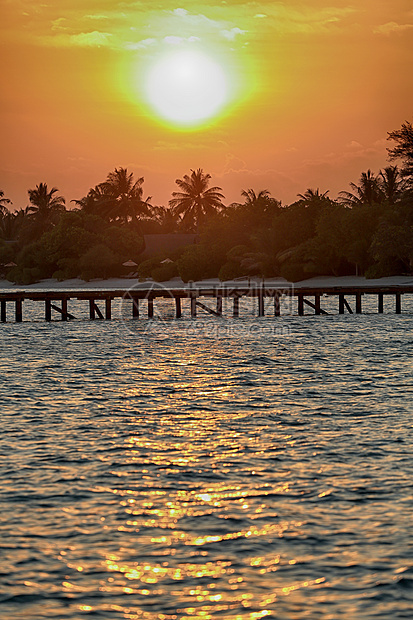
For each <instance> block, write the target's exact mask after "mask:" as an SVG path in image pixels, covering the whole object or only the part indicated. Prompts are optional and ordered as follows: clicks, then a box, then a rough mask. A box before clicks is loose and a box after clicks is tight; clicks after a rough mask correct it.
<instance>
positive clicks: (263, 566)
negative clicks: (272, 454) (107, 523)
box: [100, 382, 329, 620]
mask: <svg viewBox="0 0 413 620" xmlns="http://www.w3.org/2000/svg"><path fill="white" fill-rule="evenodd" d="M191 385H192V388H193V389H194V391H193V394H194V395H195V394H196V395H198V396H199V397H204V398H205V396H207V397H208V396H210V397H212V396H213V394H214V393H215V394H216V393H217V392H219V390H211V389H209V388H208V387H206V386H205V384H202V383H201V382H200V384H199V385H197V386H196V385H195V386H194V384H191ZM221 394H225V390H223V389H222V390H221ZM238 417H239V418H242V417H243V416H242V415H241V414H239V415H238V414H236V413H235V414H234V416H231V419H230V420H228V418H227V417H226V416H219V415H216V414H215V415H209V414H208V413H207V412H204V413H203V415H202V416H201V415H199V414H198V412H197V411H194V414H193V417H192V418H191V417H190V416H187V415H186V416H182V417H180V416H178V415H177V416H173V415H166V416H163V417H160V416H159V415H158V416H154V417H153V418H151V420H152V422H151V430H150V432H149V433H145V429H144V428H142V433H141V434H139V433H136V432H135V433H134V434H133V435H132V436H129V437H128V438H126V439H125V454H124V457H125V458H124V460H123V463H122V464H123V466H124V467H118V468H114V469H113V470H112V471H111V474H112V475H114V476H116V479H118V480H119V486H115V487H109V488H104V489H100V490H101V491H105V492H110V493H111V494H113V495H114V496H117V497H119V504H120V507H121V509H122V510H123V515H124V516H123V518H121V519H120V522H119V523H118V526H117V530H118V532H119V533H120V534H125V535H127V537H128V538H127V540H128V541H129V545H130V546H131V549H125V548H120V549H119V553H112V554H110V555H108V556H107V558H106V561H105V569H106V573H107V574H109V575H111V576H109V577H108V578H107V580H106V581H105V582H103V583H102V584H101V587H100V589H101V591H102V592H107V593H110V594H112V595H116V594H121V595H123V596H131V600H132V602H131V603H130V604H127V603H125V605H124V606H121V607H119V609H118V610H119V611H122V613H123V615H124V618H128V619H138V618H139V619H141V618H145V619H147V620H159V619H162V620H182V619H184V618H188V619H194V618H202V619H206V620H208V619H213V618H215V617H216V615H215V614H219V615H220V617H228V618H229V617H231V619H237V618H238V619H239V620H258V619H259V618H264V617H265V616H268V615H270V614H272V613H273V611H274V609H275V608H276V607H275V605H276V604H277V601H278V600H279V599H280V598H282V597H287V596H296V595H297V593H298V592H299V591H301V590H305V589H306V588H314V587H317V586H319V584H321V583H322V582H323V581H324V578H319V579H313V580H301V581H300V580H297V579H296V580H291V581H288V580H287V578H286V575H285V574H284V575H283V576H282V577H280V578H278V581H276V580H275V576H276V574H277V575H278V573H277V571H278V570H279V568H280V566H284V567H285V566H286V565H290V566H293V565H294V564H295V562H296V559H295V558H286V557H285V556H282V555H281V554H279V553H274V544H275V541H276V540H277V539H281V538H283V537H284V535H285V533H286V532H287V531H288V532H289V535H294V536H299V535H300V534H301V533H302V526H303V524H304V522H303V521H302V520H301V519H300V518H299V517H297V518H295V519H285V518H281V517H280V516H279V514H278V513H277V512H276V511H275V510H274V504H273V503H272V500H271V498H272V497H274V496H277V497H281V498H282V497H285V499H287V498H288V497H289V494H290V492H291V486H292V482H291V479H288V480H286V479H285V478H284V479H283V476H282V474H280V477H279V479H278V483H277V484H274V483H269V482H266V481H265V478H262V477H260V470H261V469H262V466H261V465H260V463H262V459H263V458H265V456H266V454H265V453H266V445H265V439H264V437H263V435H262V434H261V436H260V437H259V440H258V439H257V435H256V434H254V433H252V436H249V435H248V433H245V432H236V430H235V426H234V420H235V418H238ZM228 422H229V423H228ZM255 428H256V427H255ZM266 428H267V427H266V425H263V426H262V429H261V431H262V430H265V429H266ZM278 439H279V441H282V447H285V446H288V447H289V449H290V450H291V451H293V450H294V445H295V441H294V439H293V438H292V437H291V435H284V436H282V437H279V438H278ZM271 449H274V446H271ZM251 457H253V458H254V459H256V465H254V469H253V468H252V467H251V468H250V469H248V467H247V469H246V470H245V467H246V466H245V462H248V463H251ZM244 459H245V461H244ZM254 462H255V461H254ZM303 467H304V466H303ZM215 471H216V472H217V475H215V474H214V472H215ZM245 471H247V473H248V476H247V477H245V474H244V472H245ZM203 472H206V474H207V475H205V476H202V475H199V474H203ZM229 472H230V474H231V475H230V480H231V482H230V483H228V481H227V480H226V479H225V478H226V477H227V475H228V473H229ZM238 472H239V473H238ZM208 478H209V479H208ZM328 492H329V491H325V492H324V495H327V494H328ZM321 495H322V494H320V496H321ZM324 495H323V496H324ZM292 532H293V534H292ZM268 542H270V543H271V544H270V547H269V548H268V545H267V543H268ZM231 543H234V546H232V545H231ZM220 545H223V546H222V547H221V546H220ZM246 548H249V549H251V553H250V556H249V557H248V554H247V555H245V549H246ZM239 549H242V550H243V554H244V555H243V556H242V560H241V559H239V558H238V556H237V553H238V550H239ZM257 549H262V550H263V551H261V552H260V553H259V554H257V553H256V552H255V553H254V551H257ZM140 550H144V551H140ZM137 553H138V554H139V553H142V554H143V555H144V559H142V560H140V559H139V557H138V558H136V555H137ZM131 558H133V559H131ZM241 565H242V566H241ZM134 597H135V598H134ZM137 601H140V602H141V605H142V606H143V608H141V607H140V606H139V605H137ZM159 601H169V603H170V604H169V608H170V607H172V608H174V609H176V612H174V613H166V612H165V613H159V612H156V613H155V612H151V611H144V609H149V608H150V607H149V608H148V607H147V605H156V604H157V602H159ZM113 608H114V607H113V606H112V609H113ZM157 609H159V608H157ZM241 610H242V611H241ZM223 614H224V615H223ZM225 614H227V615H225Z"/></svg>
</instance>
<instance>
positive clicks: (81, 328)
mask: <svg viewBox="0 0 413 620" xmlns="http://www.w3.org/2000/svg"><path fill="white" fill-rule="evenodd" d="M326 303H327V302H326ZM329 303H330V305H331V304H332V305H331V307H332V309H333V310H335V311H337V308H334V307H333V306H334V305H336V301H335V302H333V301H331V302H330V301H329ZM392 303H393V302H392ZM76 304H78V307H76ZM371 304H373V301H371ZM374 304H376V306H375V307H376V308H377V301H376V300H374ZM374 304H373V305H374ZM389 304H390V305H389ZM389 304H387V302H386V306H385V313H384V314H382V315H378V314H376V313H375V308H374V307H373V305H372V306H371V309H370V310H371V311H370V312H367V310H368V308H367V310H366V314H363V315H355V314H353V315H349V314H346V315H338V314H331V315H329V316H304V317H298V316H296V315H295V314H294V313H293V314H290V315H288V314H284V315H283V316H281V317H277V318H274V316H271V312H270V310H269V311H268V312H267V316H265V317H264V318H260V319H258V318H257V317H256V316H254V308H253V307H248V308H247V309H246V310H245V309H244V310H243V311H242V312H241V317H240V318H239V319H233V318H231V316H230V308H229V306H227V305H226V306H225V307H224V314H225V316H224V318H222V319H220V318H216V317H213V316H209V315H206V314H203V313H201V312H199V316H198V318H197V319H194V320H191V319H190V318H189V316H188V309H187V308H184V317H183V318H182V319H180V320H174V319H173V315H172V312H171V311H170V308H168V307H167V304H166V302H165V304H164V306H163V305H162V303H159V304H158V305H157V307H158V310H157V313H156V318H155V320H153V321H148V320H147V319H145V318H143V317H141V318H140V319H139V320H135V321H132V320H131V319H130V318H128V312H127V310H128V309H127V308H126V310H125V308H123V309H122V310H121V309H120V308H119V309H118V310H116V309H115V311H114V320H113V321H89V320H87V318H85V317H86V316H87V312H86V310H88V309H87V308H86V305H85V302H83V306H82V304H81V302H74V306H73V309H71V311H73V313H74V314H76V316H77V317H78V318H77V319H76V320H74V321H71V322H68V323H63V322H61V321H58V320H57V319H58V317H57V316H55V317H54V318H56V320H55V321H53V322H52V323H45V322H44V321H43V318H42V313H43V312H44V310H43V308H40V307H39V306H38V305H37V306H36V304H32V306H30V304H29V302H27V304H25V306H24V322H23V323H21V324H16V323H13V322H11V321H12V318H13V317H12V307H11V306H10V312H9V318H10V322H8V323H6V324H3V325H0V342H1V356H0V411H1V429H2V432H1V435H0V476H1V478H0V480H1V502H0V554H1V563H0V618H1V619H2V620H17V619H19V620H21V619H25V620H44V619H49V618H53V619H54V620H66V619H70V620H81V619H82V620H83V619H88V618H102V619H104V620H106V619H107V620H112V619H129V620H137V619H139V620H140V619H144V620H183V619H185V620H194V619H198V620H199V619H202V620H207V619H217V620H218V619H236V620H255V619H259V618H273V619H277V620H284V619H285V620H290V619H294V620H327V619H328V620H336V619H337V620H338V619H343V620H363V619H367V618H369V619H373V618H374V619H381V620H393V619H398V618H406V619H407V618H409V619H411V618H412V617H413V549H412V532H413V526H412V523H413V456H412V455H413V436H412V426H413V415H412V414H413V377H412V374H413V373H412V354H413V310H412V308H410V309H409V307H408V306H405V305H404V307H403V312H404V313H403V314H402V315H395V314H394V308H393V307H392V305H391V303H390V302H389ZM403 304H404V300H403ZM366 307H367V306H366ZM39 308H40V310H39ZM307 310H308V312H311V310H310V309H309V308H308V309H307ZM82 312H83V313H84V316H83V315H82Z"/></svg>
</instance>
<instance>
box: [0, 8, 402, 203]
mask: <svg viewBox="0 0 413 620" xmlns="http://www.w3.org/2000/svg"><path fill="white" fill-rule="evenodd" d="M0 7H1V9H0V10H1V18H2V19H1V29H2V32H1V37H0V49H1V52H0V53H1V57H2V61H3V62H2V65H3V67H4V68H3V70H2V89H1V119H2V131H1V136H2V140H1V146H2V148H1V152H0V189H3V190H4V192H5V195H6V196H8V197H10V198H11V199H12V200H13V202H14V205H13V207H14V208H20V207H24V206H26V204H27V189H28V188H29V187H34V185H35V184H37V183H39V182H41V181H42V182H46V183H48V185H49V186H57V187H58V188H59V190H60V192H61V193H62V194H63V195H64V196H65V197H66V199H67V201H70V200H71V199H73V198H80V197H82V196H83V195H85V194H86V193H87V191H88V189H89V188H90V187H91V186H94V185H95V184H97V183H99V182H101V181H103V180H104V179H105V178H106V175H107V173H108V172H109V171H111V170H113V169H114V168H115V167H118V166H123V167H128V168H129V169H130V170H133V171H134V172H135V173H136V174H137V175H138V176H144V177H145V194H146V195H151V196H152V197H153V204H158V205H160V204H167V201H168V199H169V198H170V194H171V192H172V191H173V190H174V189H176V187H175V185H174V181H175V179H176V178H177V177H182V175H183V174H185V173H187V172H189V170H190V169H191V168H199V167H201V168H204V170H205V171H207V172H209V173H210V174H212V176H213V181H214V184H217V185H219V186H221V187H222V188H223V190H224V194H225V195H226V197H227V202H231V201H233V200H238V199H239V198H240V196H239V195H240V191H241V189H246V188H249V187H252V188H254V189H256V190H258V191H259V190H260V189H265V188H267V189H269V190H270V191H271V192H272V194H273V195H274V196H275V197H276V198H279V199H282V201H283V202H284V203H288V202H292V201H293V200H294V199H295V197H296V194H297V193H298V192H304V191H305V190H306V189H307V188H308V187H314V188H315V187H320V190H322V191H325V190H327V189H329V190H330V195H331V196H332V197H335V196H336V195H337V193H338V191H340V190H342V189H348V183H349V182H350V181H355V180H357V179H358V177H359V175H360V173H361V171H362V170H366V169H367V168H372V169H373V170H374V171H378V169H379V168H381V167H383V166H385V165H386V164H387V160H386V145H387V142H386V136H387V132H388V131H391V130H394V129H397V128H399V126H400V125H401V123H402V122H403V121H405V120H412V101H413V80H412V78H411V76H412V75H413V62H412V61H413V6H412V4H411V0H392V2H391V3H390V2H389V1H388V0H374V1H373V0H360V1H359V2H357V3H354V4H347V3H346V2H341V1H339V0H331V2H324V1H322V0H307V1H305V0H302V1H301V2H300V1H298V0H292V1H291V2H288V3H281V2H273V1H268V2H265V1H256V2H234V1H231V0H228V1H227V2H218V3H216V2H210V3H208V2H185V3H181V4H180V3H179V2H176V3H173V2H171V1H169V0H167V1H165V2H160V3H157V2H156V1H155V2H139V1H137V2H135V1H124V2H116V1H114V0H59V2H56V1H55V2H47V1H46V0H44V1H43V2H37V1H35V0H0ZM179 49H201V50H202V51H203V52H205V53H207V54H210V55H211V57H213V58H214V60H215V61H217V62H218V63H220V64H221V65H222V67H224V70H225V73H226V75H227V77H228V80H229V81H230V83H231V89H232V90H231V93H232V99H231V100H230V101H229V102H228V105H227V107H225V108H224V109H223V110H222V113H221V114H219V115H217V117H216V118H215V119H214V122H213V123H211V124H210V125H207V126H203V127H198V128H197V127H195V128H192V129H191V130H190V131H188V130H187V131H182V130H179V128H177V127H174V126H173V125H171V124H169V125H168V124H165V123H164V122H160V119H159V117H157V115H156V114H155V113H154V112H153V111H151V108H150V106H149V105H148V102H147V101H146V100H145V97H144V95H143V90H144V76H145V74H146V72H147V71H148V67H150V66H151V65H152V64H153V62H154V61H156V59H157V58H159V56H160V55H165V54H166V55H168V54H170V53H171V52H173V51H176V50H179Z"/></svg>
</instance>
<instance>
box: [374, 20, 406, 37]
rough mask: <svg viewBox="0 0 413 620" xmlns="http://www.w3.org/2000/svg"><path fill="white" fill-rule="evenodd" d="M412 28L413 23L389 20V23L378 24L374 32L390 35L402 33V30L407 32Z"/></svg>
mask: <svg viewBox="0 0 413 620" xmlns="http://www.w3.org/2000/svg"><path fill="white" fill-rule="evenodd" d="M412 28H413V24H398V23H397V22H387V24H382V25H381V26H377V27H376V28H374V30H373V32H374V33H375V34H383V35H386V36H390V35H392V34H401V33H402V32H406V31H407V30H411V29H412Z"/></svg>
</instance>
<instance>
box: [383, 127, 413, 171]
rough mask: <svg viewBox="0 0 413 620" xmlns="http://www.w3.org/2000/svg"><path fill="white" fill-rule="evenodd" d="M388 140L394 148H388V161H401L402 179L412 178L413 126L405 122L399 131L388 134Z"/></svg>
mask: <svg viewBox="0 0 413 620" xmlns="http://www.w3.org/2000/svg"><path fill="white" fill-rule="evenodd" d="M387 139H388V140H393V142H395V143H396V146H394V147H393V148H388V149H387V151H388V153H389V159H390V161H394V160H395V159H401V160H403V167H402V169H401V174H402V176H404V177H412V176H413V125H412V124H411V123H409V121H406V122H405V123H402V126H401V128H400V129H397V130H396V131H390V132H388V137H387Z"/></svg>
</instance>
